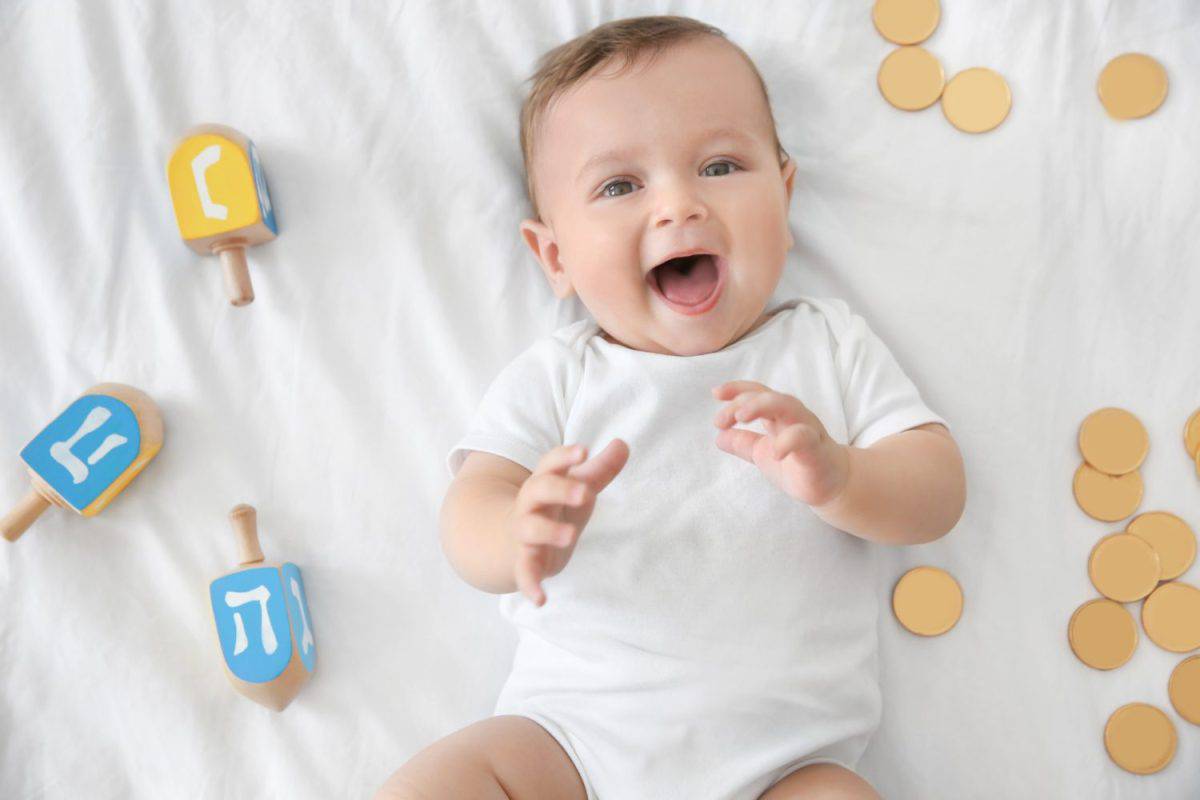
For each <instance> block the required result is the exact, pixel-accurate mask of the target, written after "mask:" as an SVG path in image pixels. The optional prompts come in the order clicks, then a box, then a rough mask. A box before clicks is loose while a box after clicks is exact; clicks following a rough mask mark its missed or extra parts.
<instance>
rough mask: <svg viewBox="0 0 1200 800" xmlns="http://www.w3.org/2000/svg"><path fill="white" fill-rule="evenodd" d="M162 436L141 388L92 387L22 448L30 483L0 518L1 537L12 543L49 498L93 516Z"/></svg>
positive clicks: (151, 404) (134, 472) (158, 418)
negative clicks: (7, 511) (30, 486)
mask: <svg viewBox="0 0 1200 800" xmlns="http://www.w3.org/2000/svg"><path fill="white" fill-rule="evenodd" d="M162 441H163V423H162V414H161V413H160V412H159V410H158V406H157V405H155V403H154V401H153V400H151V399H150V397H149V396H148V395H147V394H146V393H145V392H142V391H140V390H138V389H135V388H133V387H132V386H126V385H125V384H122V383H101V384H99V385H97V386H93V387H92V388H90V389H88V390H87V392H86V393H84V395H83V396H82V397H80V398H79V399H78V400H76V401H75V402H74V403H72V404H71V405H70V406H68V407H67V409H66V410H65V411H63V412H62V413H61V414H59V415H58V416H57V417H55V419H54V421H53V422H51V423H50V424H49V425H47V426H46V427H45V428H43V429H42V431H41V433H39V434H38V435H37V436H35V437H34V438H33V440H32V441H31V442H29V444H27V445H25V449H24V450H22V451H21V459H22V460H23V461H24V462H25V467H26V469H28V470H29V479H30V481H31V482H32V483H33V486H32V488H31V489H30V490H29V492H28V494H26V495H25V497H24V498H23V499H22V500H21V502H20V503H19V504H18V505H17V507H16V508H15V509H13V510H12V511H11V512H10V513H9V514H8V515H7V516H5V517H4V518H3V519H0V534H3V536H4V538H5V539H7V540H8V541H10V542H15V541H16V540H17V539H18V538H20V536H21V534H22V533H24V532H25V529H26V528H28V527H29V526H30V525H32V524H33V521H34V520H36V519H37V518H38V516H39V515H40V514H41V513H42V512H43V511H45V510H46V508H48V507H49V505H50V504H51V503H53V504H54V505H56V506H61V507H62V508H69V509H71V510H72V511H76V512H78V513H80V514H82V515H83V516H85V517H90V516H93V515H95V514H97V513H99V512H100V511H101V509H103V508H104V507H105V506H107V505H108V504H109V503H111V502H112V500H113V498H114V497H116V496H117V495H118V494H120V493H121V490H122V489H124V488H125V487H126V486H127V485H128V484H129V482H130V481H131V480H133V478H134V476H135V475H137V474H138V473H139V472H141V471H142V468H143V467H145V466H146V464H147V463H149V461H150V459H152V458H154V456H155V455H157V454H158V451H159V449H160V448H161V447H162Z"/></svg>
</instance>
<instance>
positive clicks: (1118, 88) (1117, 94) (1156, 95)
mask: <svg viewBox="0 0 1200 800" xmlns="http://www.w3.org/2000/svg"><path fill="white" fill-rule="evenodd" d="M1096 93H1097V94H1099V95H1100V102H1101V103H1103V104H1104V108H1105V110H1107V111H1108V113H1109V115H1110V116H1113V117H1116V118H1117V119H1136V118H1138V117H1144V116H1146V115H1147V114H1153V113H1154V112H1155V111H1156V110H1158V107H1159V106H1161V105H1162V103H1163V100H1166V99H1167V71H1166V70H1165V69H1163V66H1162V64H1160V63H1158V62H1157V61H1155V60H1154V59H1153V58H1151V57H1150V56H1148V55H1145V54H1144V53H1125V54H1124V55H1120V56H1117V57H1116V58H1114V59H1113V60H1112V61H1109V62H1108V64H1107V65H1106V66H1105V67H1104V69H1103V70H1102V71H1101V72H1100V78H1099V80H1097V81H1096Z"/></svg>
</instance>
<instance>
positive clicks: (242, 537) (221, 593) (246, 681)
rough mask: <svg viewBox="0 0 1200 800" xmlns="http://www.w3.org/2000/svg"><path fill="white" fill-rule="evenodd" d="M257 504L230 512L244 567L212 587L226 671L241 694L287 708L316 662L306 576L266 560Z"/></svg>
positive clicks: (272, 706)
mask: <svg viewBox="0 0 1200 800" xmlns="http://www.w3.org/2000/svg"><path fill="white" fill-rule="evenodd" d="M256 516H257V515H256V513H255V511H254V508H253V507H252V506H248V505H245V504H242V505H239V506H236V507H235V508H234V509H233V510H232V511H230V512H229V520H230V522H231V523H232V524H233V530H234V533H235V534H236V535H237V539H238V549H239V551H240V556H239V568H238V569H236V570H234V571H233V572H230V573H228V574H227V575H222V576H221V577H220V578H217V579H216V580H215V581H213V582H212V583H211V584H210V585H209V592H208V594H209V599H210V601H211V603H212V612H213V622H214V623H215V626H216V632H217V639H218V641H219V643H220V646H221V654H222V656H223V658H224V662H225V673H226V675H228V676H229V680H230V682H231V683H232V684H233V686H234V688H235V689H237V690H238V691H239V692H241V693H242V694H244V695H245V696H246V697H249V698H250V699H251V700H253V701H254V702H256V703H259V704H261V705H264V706H266V707H267V708H270V709H272V710H274V711H282V710H283V709H285V708H286V707H287V705H288V703H290V702H291V701H292V698H294V697H295V696H296V694H297V693H298V692H299V691H300V689H301V688H302V687H303V686H304V684H305V682H306V681H308V678H309V676H310V675H311V674H312V671H313V669H314V668H315V667H316V662H317V648H316V642H315V641H314V640H313V633H312V626H311V621H310V617H309V615H308V596H307V594H306V593H305V591H304V579H303V578H302V577H301V576H300V569H299V567H297V566H296V565H295V564H291V563H287V562H285V563H284V564H283V565H282V566H279V565H275V564H268V563H264V561H263V553H262V550H261V549H260V548H259V546H258V528H257V522H256Z"/></svg>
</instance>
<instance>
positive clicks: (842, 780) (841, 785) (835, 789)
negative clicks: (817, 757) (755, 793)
mask: <svg viewBox="0 0 1200 800" xmlns="http://www.w3.org/2000/svg"><path fill="white" fill-rule="evenodd" d="M801 798H803V800H880V797H879V794H878V793H877V792H876V791H875V790H874V789H873V788H871V784H869V783H867V782H866V780H864V779H863V778H861V777H860V776H859V775H858V774H857V773H855V772H852V771H851V770H848V769H846V768H845V767H839V766H838V765H837V764H829V763H821V764H809V765H808V766H807V767H801V768H800V769H798V770H796V771H795V772H792V773H789V774H788V775H786V776H784V778H783V779H782V780H781V781H779V783H777V784H775V785H774V786H772V787H771V788H770V789H768V790H767V791H766V792H765V793H764V794H763V795H762V797H760V798H759V799H758V800H800V799H801Z"/></svg>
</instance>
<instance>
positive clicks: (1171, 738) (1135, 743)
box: [1067, 408, 1200, 775]
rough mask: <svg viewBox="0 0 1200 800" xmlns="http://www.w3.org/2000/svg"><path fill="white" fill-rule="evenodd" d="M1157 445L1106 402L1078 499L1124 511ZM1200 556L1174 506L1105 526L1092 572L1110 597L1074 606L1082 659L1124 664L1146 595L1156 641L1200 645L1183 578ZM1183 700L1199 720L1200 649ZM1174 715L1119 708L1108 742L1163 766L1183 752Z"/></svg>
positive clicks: (1085, 451)
mask: <svg viewBox="0 0 1200 800" xmlns="http://www.w3.org/2000/svg"><path fill="white" fill-rule="evenodd" d="M1198 417H1200V412H1197V413H1196V414H1193V415H1192V418H1191V419H1189V420H1188V423H1187V425H1186V426H1185V430H1184V443H1185V445H1186V446H1187V447H1188V448H1189V450H1188V451H1189V453H1190V454H1192V457H1193V458H1195V450H1196V449H1200V419H1198ZM1149 450H1150V439H1149V436H1147V434H1146V429H1145V428H1144V427H1143V426H1142V424H1141V422H1140V421H1139V420H1138V419H1137V417H1135V416H1134V415H1133V414H1131V413H1129V412H1128V411H1125V410H1123V409H1119V408H1102V409H1100V410H1099V411H1096V412H1094V413H1092V414H1089V415H1088V417H1087V418H1086V419H1085V420H1084V421H1083V424H1082V425H1080V428H1079V452H1080V453H1081V454H1082V456H1083V463H1082V464H1080V465H1079V468H1078V469H1077V470H1076V471H1075V480H1074V488H1075V500H1076V502H1077V503H1078V504H1079V507H1080V508H1081V509H1083V511H1084V513H1086V514H1088V516H1091V517H1093V518H1094V519H1098V520H1101V521H1104V522H1115V521H1117V520H1121V519H1125V518H1126V517H1128V516H1130V515H1131V514H1133V512H1134V511H1136V510H1137V507H1138V506H1139V505H1140V504H1141V500H1142V479H1141V474H1140V473H1139V472H1138V468H1139V467H1140V466H1141V465H1142V462H1143V461H1145V459H1146V455H1147V454H1148V452H1149ZM1195 558H1196V537H1195V534H1193V533H1192V529H1191V528H1190V527H1189V526H1188V524H1187V523H1186V522H1184V521H1183V520H1182V519H1180V518H1179V517H1177V516H1176V515H1174V514H1172V513H1170V512H1167V511H1149V512H1146V513H1143V514H1139V515H1138V516H1136V517H1134V518H1133V519H1132V520H1130V522H1129V523H1128V525H1126V527H1125V530H1124V531H1122V532H1120V533H1113V534H1109V535H1107V536H1104V537H1102V538H1101V539H1100V541H1098V542H1097V543H1096V545H1095V546H1094V547H1093V548H1092V552H1091V554H1090V556H1089V557H1088V577H1089V578H1091V581H1092V585H1093V586H1095V587H1096V590H1097V591H1098V592H1100V594H1101V595H1102V597H1099V598H1094V599H1092V600H1088V601H1087V602H1085V603H1084V604H1083V605H1081V606H1080V607H1079V608H1077V609H1076V610H1075V613H1074V614H1072V615H1071V620H1070V622H1068V624H1067V640H1068V642H1069V643H1070V646H1071V650H1072V651H1073V652H1074V653H1075V655H1076V656H1077V657H1078V658H1079V660H1080V661H1082V662H1083V663H1084V664H1087V665H1088V666H1089V667H1093V668H1095V669H1100V670H1110V669H1116V668H1117V667H1120V666H1121V665H1123V664H1125V663H1126V662H1127V661H1129V659H1130V658H1131V657H1132V656H1133V652H1134V650H1135V649H1136V648H1137V644H1138V628H1137V623H1136V622H1135V620H1134V617H1133V615H1132V614H1130V613H1129V611H1128V610H1127V609H1126V608H1125V606H1124V605H1123V604H1124V603H1133V602H1137V601H1141V603H1142V609H1141V619H1142V628H1143V629H1144V630H1145V633H1146V636H1147V637H1148V638H1149V639H1150V641H1152V642H1154V643H1155V644H1156V645H1158V646H1159V647H1162V648H1163V649H1165V650H1169V651H1171V652H1175V653H1186V652H1188V651H1190V650H1195V649H1196V648H1198V647H1200V589H1197V588H1196V587H1194V586H1192V585H1191V584H1187V583H1183V582H1181V581H1177V580H1175V579H1176V578H1178V577H1179V576H1180V575H1182V574H1183V573H1184V572H1186V571H1187V569H1188V568H1189V567H1190V566H1191V565H1192V562H1193V561H1194V560H1195ZM1168 694H1169V696H1170V699H1171V704H1172V705H1173V706H1174V707H1175V710H1176V711H1177V712H1178V713H1179V715H1180V716H1181V717H1183V718H1184V719H1185V720H1187V721H1188V722H1191V723H1193V724H1197V725H1200V655H1197V656H1192V657H1190V658H1188V659H1185V660H1184V661H1183V662H1182V663H1180V664H1179V665H1178V666H1176V668H1175V670H1174V671H1173V672H1172V674H1171V678H1170V681H1169V683H1168ZM1176 742H1177V737H1176V734H1175V726H1174V724H1173V723H1172V722H1171V719H1170V717H1168V716H1167V715H1166V713H1164V712H1163V711H1162V710H1161V709H1158V708H1156V707H1154V706H1152V705H1148V704H1145V703H1130V704H1128V705H1125V706H1122V707H1121V708H1118V709H1117V710H1116V711H1114V712H1113V714H1112V715H1111V716H1110V717H1109V719H1108V722H1107V724H1106V725H1105V727H1104V746H1105V749H1106V750H1107V751H1108V754H1109V757H1110V758H1111V759H1112V760H1113V762H1114V763H1116V764H1117V765H1118V766H1120V767H1121V768H1123V769H1125V770H1128V771H1129V772H1133V773H1135V774H1139V775H1148V774H1150V773H1153V772H1158V771H1159V770H1161V769H1163V768H1164V767H1165V766H1167V764H1169V763H1170V762H1171V759H1172V758H1174V755H1175V747H1176Z"/></svg>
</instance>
